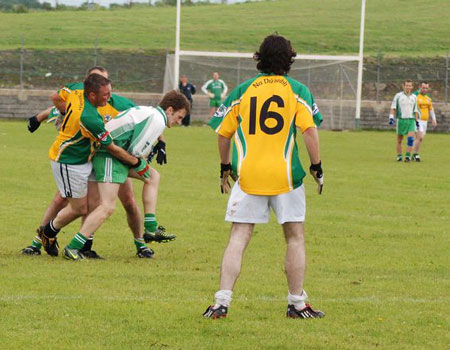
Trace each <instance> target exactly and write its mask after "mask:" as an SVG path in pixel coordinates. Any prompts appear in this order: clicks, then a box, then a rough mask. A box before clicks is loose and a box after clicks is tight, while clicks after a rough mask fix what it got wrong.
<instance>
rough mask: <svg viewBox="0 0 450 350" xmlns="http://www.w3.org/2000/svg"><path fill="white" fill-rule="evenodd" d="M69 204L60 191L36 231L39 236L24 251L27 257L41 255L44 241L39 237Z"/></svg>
mask: <svg viewBox="0 0 450 350" xmlns="http://www.w3.org/2000/svg"><path fill="white" fill-rule="evenodd" d="M67 203H68V201H67V199H66V198H64V197H62V196H61V193H60V192H59V191H58V192H56V194H55V196H54V197H53V200H52V202H51V203H50V205H49V206H48V208H47V210H46V211H45V213H44V216H43V218H42V221H41V224H40V226H39V227H38V228H37V229H36V233H37V235H36V236H35V237H34V239H33V242H32V243H31V245H30V246H28V247H26V248H24V249H22V253H23V254H25V255H40V254H41V247H42V241H41V237H40V236H39V232H40V231H42V230H43V228H44V226H45V225H47V224H48V223H49V222H50V220H51V219H52V218H54V217H55V216H56V214H58V212H59V211H60V210H61V209H63V208H64V207H65V206H66V205H67Z"/></svg>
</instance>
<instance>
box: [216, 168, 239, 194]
mask: <svg viewBox="0 0 450 350" xmlns="http://www.w3.org/2000/svg"><path fill="white" fill-rule="evenodd" d="M228 176H231V178H232V179H233V181H236V180H237V176H236V174H235V173H234V172H233V170H232V169H231V165H230V163H228V164H222V163H220V192H222V193H228V192H230V190H231V184H230V181H229V180H228Z"/></svg>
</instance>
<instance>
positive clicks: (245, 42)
mask: <svg viewBox="0 0 450 350" xmlns="http://www.w3.org/2000/svg"><path fill="white" fill-rule="evenodd" d="M360 13H361V0H346V1H342V0H321V1H308V0H277V1H260V2H250V3H241V4H235V5H198V6H183V8H182V11H181V48H182V49H184V50H203V51H243V52H254V51H255V50H256V49H257V48H258V47H259V45H260V43H261V40H262V39H263V38H264V37H265V36H267V35H269V34H272V33H273V32H275V31H277V32H279V33H280V34H282V35H285V36H286V37H288V38H289V39H290V40H291V41H292V43H293V46H294V47H295V48H296V50H297V52H298V53H313V54H352V55H357V53H358V51H359V27H360ZM449 16H450V3H449V1H448V0H434V1H428V2H426V3H424V2H423V1H421V0H408V1H405V0H401V1H392V0H371V1H367V5H366V26H365V28H366V32H365V33H366V34H365V39H364V54H365V55H372V56H375V55H377V53H378V52H379V51H382V52H383V53H385V54H388V55H394V56H409V57H417V56H425V57H432V56H441V55H445V54H446V52H447V51H448V48H449V44H450V42H449V35H448V21H447V22H446V20H445V18H448V17H449ZM175 18H176V10H175V7H146V6H144V5H138V6H133V7H132V8H130V9H121V10H111V11H106V10H97V11H76V10H75V11H73V10H72V11H46V12H45V11H39V12H30V13H25V14H13V13H0V32H1V33H2V35H1V36H0V49H7V50H11V49H17V48H19V47H20V40H21V37H22V36H24V37H25V48H28V49H30V48H33V49H44V50H49V49H51V50H55V49H82V48H89V49H92V48H93V47H94V42H95V40H96V39H98V47H100V48H103V49H113V50H118V49H121V50H123V49H129V50H136V49H146V50H148V49H150V50H161V51H163V52H164V51H165V50H167V49H170V50H172V49H173V47H174V46H175Z"/></svg>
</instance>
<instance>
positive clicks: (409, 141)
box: [405, 130, 415, 162]
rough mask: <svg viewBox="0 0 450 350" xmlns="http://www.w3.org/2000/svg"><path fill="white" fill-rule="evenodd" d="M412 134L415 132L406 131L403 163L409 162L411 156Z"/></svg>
mask: <svg viewBox="0 0 450 350" xmlns="http://www.w3.org/2000/svg"><path fill="white" fill-rule="evenodd" d="M414 133H415V131H411V130H410V131H408V134H407V137H406V154H405V162H410V161H411V154H412V149H413V146H414Z"/></svg>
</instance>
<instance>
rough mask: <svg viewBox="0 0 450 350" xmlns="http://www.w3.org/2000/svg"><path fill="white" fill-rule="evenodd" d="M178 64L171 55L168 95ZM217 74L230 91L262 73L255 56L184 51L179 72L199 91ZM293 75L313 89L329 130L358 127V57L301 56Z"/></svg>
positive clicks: (180, 56) (293, 67) (291, 73)
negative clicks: (175, 67)
mask: <svg viewBox="0 0 450 350" xmlns="http://www.w3.org/2000/svg"><path fill="white" fill-rule="evenodd" d="M174 64H175V55H174V54H168V55H167V57H166V70H165V75H164V91H165V92H166V91H168V90H171V89H173V87H174V86H175V74H174ZM214 71H217V72H219V74H220V79H222V80H224V81H225V83H226V84H227V85H228V88H229V91H231V90H232V89H233V88H235V87H236V86H237V85H239V84H241V83H242V82H244V81H246V80H248V79H250V78H251V77H253V76H255V75H256V74H257V73H258V71H257V70H256V62H255V61H254V60H253V54H251V53H232V52H229V53H227V52H199V51H180V54H179V73H180V74H181V75H186V76H187V77H188V78H189V81H190V82H192V83H194V84H195V85H197V87H198V88H200V86H201V85H202V84H203V83H204V82H206V81H207V80H209V79H211V76H212V72H214ZM289 76H290V77H292V78H294V79H296V80H298V81H300V82H302V83H303V84H305V85H306V86H308V87H309V89H310V90H311V92H312V93H313V95H314V97H315V99H316V100H317V104H318V106H319V109H320V110H321V111H322V114H323V115H324V117H325V118H324V124H323V126H324V127H325V128H329V129H335V130H340V129H351V128H353V127H354V118H355V114H356V101H357V81H358V57H357V56H323V55H297V57H296V59H295V62H294V63H293V65H292V67H291V71H290V73H289ZM199 93H201V92H200V91H199Z"/></svg>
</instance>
